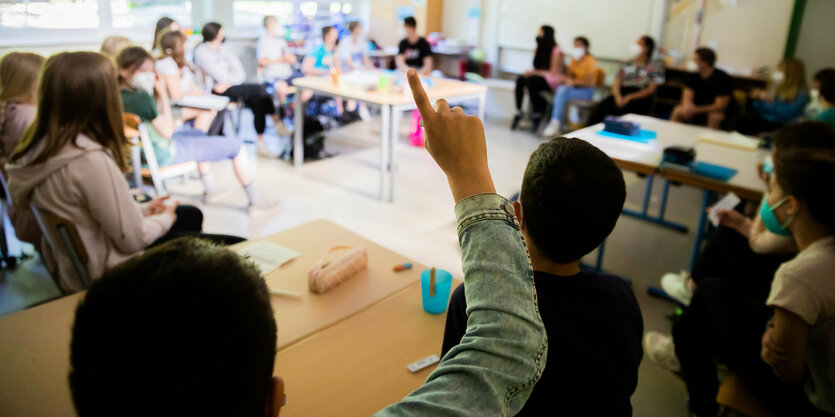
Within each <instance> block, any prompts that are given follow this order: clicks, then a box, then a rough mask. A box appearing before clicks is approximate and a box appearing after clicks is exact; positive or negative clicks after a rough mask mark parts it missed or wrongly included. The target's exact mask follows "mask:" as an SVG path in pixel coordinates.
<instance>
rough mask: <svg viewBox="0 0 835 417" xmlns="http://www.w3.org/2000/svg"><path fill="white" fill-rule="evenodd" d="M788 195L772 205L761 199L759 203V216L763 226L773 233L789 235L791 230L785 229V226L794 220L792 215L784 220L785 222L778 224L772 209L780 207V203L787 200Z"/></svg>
mask: <svg viewBox="0 0 835 417" xmlns="http://www.w3.org/2000/svg"><path fill="white" fill-rule="evenodd" d="M788 199H789V198H788V197H786V198H784V199H782V200H780V201H778V202H777V204H775V205H774V206H773V207H771V206H769V205H768V201H767V200H766V199H763V203H762V204H761V205H760V218H762V220H763V224H764V225H765V228H766V229H767V230H768V231H769V232H771V233H774V234H775V235H779V236H785V237H790V236H791V235H792V232H791V231H789V230H788V229H786V227H787V226H788V225H789V224H790V223H791V222H792V220H794V216H793V215H792V216H791V217H789V219H788V220H786V224H780V221H779V220H777V216H775V215H774V209H776V208H777V207H780V205H781V204H783V203H785V202H786V201H788Z"/></svg>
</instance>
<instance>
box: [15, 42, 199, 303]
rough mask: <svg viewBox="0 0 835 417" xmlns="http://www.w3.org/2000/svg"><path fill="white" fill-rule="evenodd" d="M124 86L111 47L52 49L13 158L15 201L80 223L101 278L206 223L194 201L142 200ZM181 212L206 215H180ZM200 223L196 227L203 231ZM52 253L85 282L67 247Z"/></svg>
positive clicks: (72, 285)
mask: <svg viewBox="0 0 835 417" xmlns="http://www.w3.org/2000/svg"><path fill="white" fill-rule="evenodd" d="M118 90H119V87H118V84H117V79H116V69H115V67H114V66H113V62H112V61H110V60H109V59H108V58H106V57H105V56H104V55H101V54H98V53H94V52H71V53H69V52H68V53H60V54H57V55H53V56H52V57H50V58H49V59H48V60H47V61H46V64H45V67H44V70H43V75H42V76H41V79H40V86H39V91H38V111H37V116H36V117H35V121H34V123H33V124H32V127H31V128H30V129H28V130H27V131H26V135H25V136H24V138H23V140H22V142H21V145H20V146H19V147H18V148H17V150H15V152H14V153H13V154H12V156H11V163H9V164H8V165H6V169H7V170H8V175H9V191H10V192H11V194H12V200H13V201H15V202H16V203H17V204H25V205H28V204H30V203H31V204H33V205H34V206H36V207H38V208H39V209H41V210H43V211H45V212H48V213H50V214H53V215H55V216H58V217H60V218H63V219H66V220H68V221H71V222H72V223H73V224H74V225H75V227H76V229H77V230H78V235H79V238H80V240H81V244H82V245H83V246H84V249H85V251H86V252H87V255H88V260H87V265H86V267H87V271H88V272H89V274H90V276H91V277H92V278H93V279H96V278H98V277H99V276H100V275H101V274H102V273H103V272H104V271H105V270H107V269H109V268H111V267H113V266H115V265H116V264H118V263H120V262H122V261H124V260H125V259H127V258H130V257H131V256H133V255H134V254H136V253H137V252H139V251H141V250H143V249H145V248H146V247H148V246H149V245H151V244H152V243H153V242H154V241H156V240H158V239H160V238H161V237H163V235H166V233H170V232H175V231H176V232H182V231H186V225H185V223H186V222H188V223H191V224H192V225H194V223H202V213H200V211H199V210H197V209H195V208H193V207H192V208H190V209H189V210H185V207H184V208H183V210H180V209H179V208H178V207H177V205H176V204H171V205H167V204H166V203H165V201H164V199H156V200H153V201H152V202H151V203H150V204H149V205H148V206H147V208H146V209H144V210H143V209H141V208H140V206H139V205H138V204H136V203H135V202H134V200H133V197H132V195H131V192H130V189H129V188H128V183H127V181H126V180H125V176H124V171H125V170H127V162H126V161H127V157H126V155H125V149H127V147H128V143H127V140H126V139H125V134H124V127H123V125H122V113H121V111H120V100H119V93H118ZM69 92H71V93H69ZM79 103H83V105H79ZM180 214H187V215H186V216H183V217H192V216H199V218H198V219H193V218H191V219H188V218H182V219H179V221H178V215H180ZM196 226H197V227H196V228H192V230H190V231H194V232H198V231H199V226H200V224H197V225H196ZM47 256H48V257H49V259H48V262H49V261H51V262H50V263H52V264H54V265H57V270H58V275H59V279H60V283H61V286H62V287H63V288H64V289H65V290H66V291H70V292H74V291H80V290H83V289H84V288H83V285H82V283H81V281H80V280H79V279H78V277H77V276H76V274H75V270H74V269H73V267H72V263H71V262H70V260H69V258H67V257H66V256H65V255H64V252H63V251H50V252H49V253H48V254H47Z"/></svg>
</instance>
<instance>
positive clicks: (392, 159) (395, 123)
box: [388, 107, 403, 201]
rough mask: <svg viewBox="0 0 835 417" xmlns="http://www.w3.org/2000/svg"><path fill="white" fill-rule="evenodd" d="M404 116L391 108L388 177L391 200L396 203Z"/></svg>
mask: <svg viewBox="0 0 835 417" xmlns="http://www.w3.org/2000/svg"><path fill="white" fill-rule="evenodd" d="M402 115H403V114H402V113H401V112H400V110H397V109H395V108H393V107H392V108H391V135H389V163H388V177H389V199H388V201H394V182H395V181H394V178H395V172H396V171H397V162H396V161H397V139H398V138H399V136H400V135H399V133H400V117H401V116H402Z"/></svg>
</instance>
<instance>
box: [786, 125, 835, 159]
mask: <svg viewBox="0 0 835 417" xmlns="http://www.w3.org/2000/svg"><path fill="white" fill-rule="evenodd" d="M810 148H811V149H828V150H835V128H833V127H832V126H830V125H829V124H828V123H825V122H800V123H793V124H790V125H788V126H786V127H784V128H782V129H780V130H778V131H777V132H776V133H775V134H774V153H775V154H779V153H781V152H785V151H788V150H793V149H810Z"/></svg>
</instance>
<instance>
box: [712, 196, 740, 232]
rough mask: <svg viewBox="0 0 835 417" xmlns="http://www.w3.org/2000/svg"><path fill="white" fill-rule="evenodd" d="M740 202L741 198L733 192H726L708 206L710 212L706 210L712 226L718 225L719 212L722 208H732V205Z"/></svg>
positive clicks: (734, 205)
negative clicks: (711, 205)
mask: <svg viewBox="0 0 835 417" xmlns="http://www.w3.org/2000/svg"><path fill="white" fill-rule="evenodd" d="M741 202H742V200H741V199H740V198H739V196H737V195H736V194H734V193H728V194H727V195H725V196H724V197H722V199H721V200H719V201H718V202H716V204H714V205H713V207H711V208H710V212H708V217H709V218H710V222H711V223H713V225H714V226H716V227H719V212H720V211H722V210H733V209H734V207H736V206H737V205H738V204H739V203H741Z"/></svg>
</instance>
